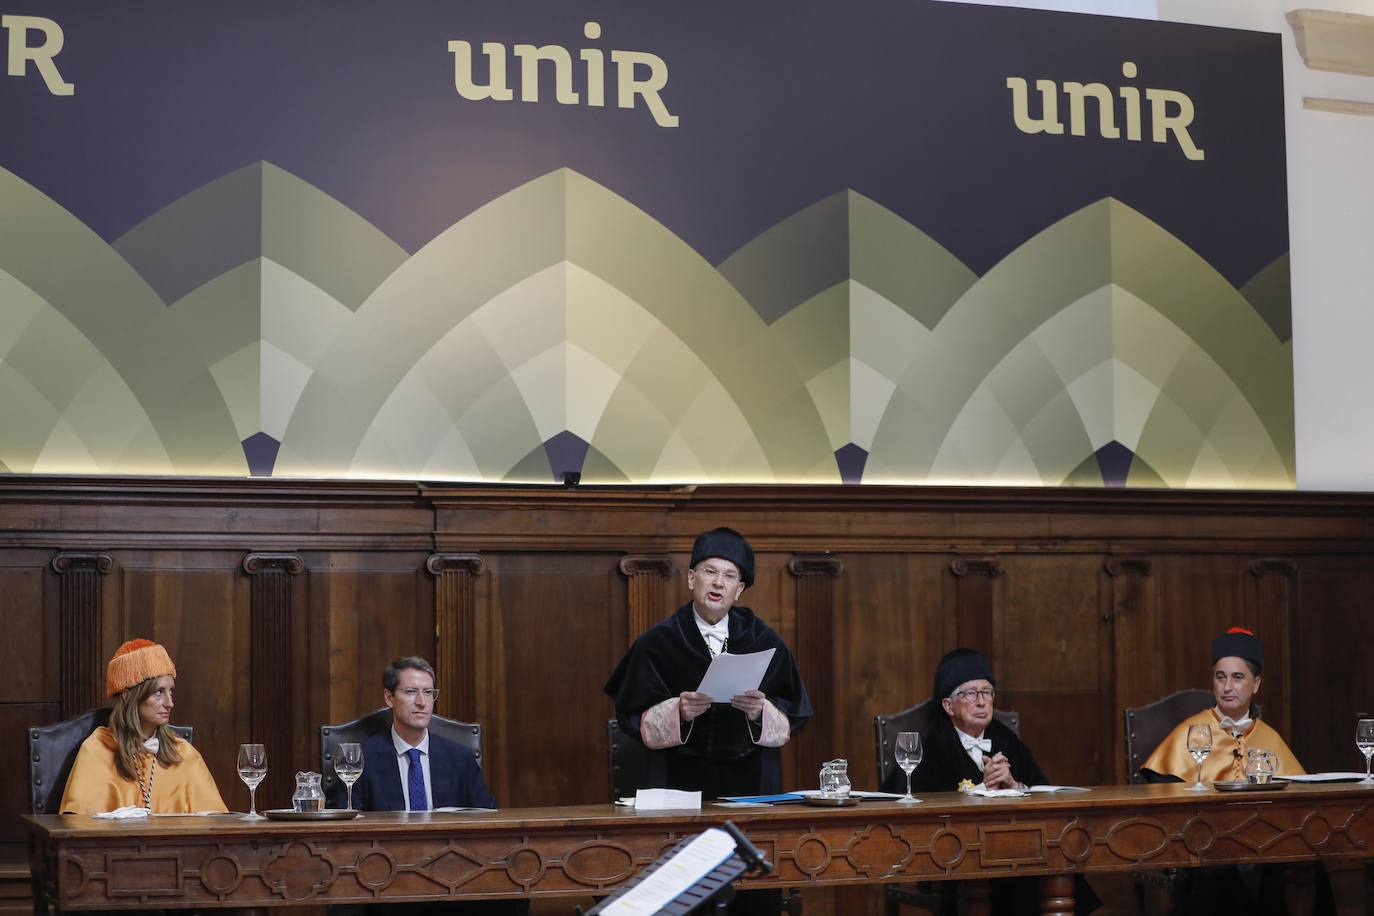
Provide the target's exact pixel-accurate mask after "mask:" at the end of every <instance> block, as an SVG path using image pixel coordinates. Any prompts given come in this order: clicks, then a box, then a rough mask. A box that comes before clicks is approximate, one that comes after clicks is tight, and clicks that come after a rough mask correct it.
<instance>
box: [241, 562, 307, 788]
mask: <svg viewBox="0 0 1374 916" xmlns="http://www.w3.org/2000/svg"><path fill="white" fill-rule="evenodd" d="M304 569H305V562H304V561H303V560H302V559H301V558H300V556H299V555H297V554H294V553H250V554H248V555H247V556H245V557H244V558H243V571H244V572H245V573H247V574H248V575H249V576H250V577H251V578H252V591H251V596H250V598H251V624H250V627H249V645H250V650H249V651H250V656H251V658H252V674H253V676H252V688H251V692H250V696H251V698H252V711H253V740H254V741H255V742H257V743H258V744H263V745H266V746H267V755H268V756H267V759H268V760H269V761H271V760H273V759H275V760H276V761H277V763H276V765H275V766H270V767H268V769H267V779H266V780H265V781H264V783H263V788H264V791H263V797H264V798H267V799H273V800H274V801H273V802H272V804H285V802H286V800H288V799H290V798H291V793H292V791H293V790H294V787H295V778H294V777H293V776H292V767H291V765H290V763H289V761H290V760H291V757H292V754H291V748H292V735H293V732H292V728H293V726H294V722H293V721H292V715H291V711H292V709H293V708H294V706H295V704H294V703H292V702H291V577H292V576H294V575H298V574H299V573H300V572H301V571H302V570H304Z"/></svg>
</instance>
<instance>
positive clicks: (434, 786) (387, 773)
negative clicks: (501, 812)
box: [330, 728, 496, 811]
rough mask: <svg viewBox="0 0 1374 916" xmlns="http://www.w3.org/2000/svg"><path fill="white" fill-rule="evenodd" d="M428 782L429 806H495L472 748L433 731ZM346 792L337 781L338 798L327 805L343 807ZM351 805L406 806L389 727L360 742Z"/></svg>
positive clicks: (391, 808) (376, 808)
mask: <svg viewBox="0 0 1374 916" xmlns="http://www.w3.org/2000/svg"><path fill="white" fill-rule="evenodd" d="M429 782H430V792H431V794H432V796H433V797H432V798H430V800H429V806H430V808H495V807H496V799H494V798H492V797H491V793H490V792H488V791H487V786H486V783H485V782H483V781H482V768H481V767H480V766H478V765H477V759H476V758H475V757H473V755H472V751H470V750H468V749H467V748H465V747H463V746H462V745H460V744H458V743H456V742H454V741H450V740H448V739H447V738H441V737H439V736H438V735H436V734H434V733H433V732H430V734H429ZM345 793H346V789H345V787H344V786H343V785H342V784H340V786H339V791H338V797H337V798H336V799H330V804H331V805H332V806H334V807H338V808H342V807H343V805H344V802H345V800H346V799H345ZM353 807H355V808H357V809H358V810H360V811H404V810H405V809H406V800H405V795H404V794H403V793H402V792H401V767H400V765H399V761H398V760H397V758H396V746H395V745H394V744H393V743H392V741H391V729H389V728H388V729H387V730H386V731H383V732H381V733H379V734H376V735H373V736H372V737H371V738H368V739H367V740H366V741H365V742H363V775H362V776H360V777H359V778H358V781H357V782H356V783H354V785H353Z"/></svg>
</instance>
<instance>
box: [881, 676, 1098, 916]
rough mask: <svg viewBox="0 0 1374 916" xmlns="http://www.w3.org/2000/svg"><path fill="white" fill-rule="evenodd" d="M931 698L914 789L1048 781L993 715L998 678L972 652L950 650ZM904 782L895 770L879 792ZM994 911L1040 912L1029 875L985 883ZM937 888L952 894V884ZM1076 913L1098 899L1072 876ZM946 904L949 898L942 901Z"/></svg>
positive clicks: (903, 785)
mask: <svg viewBox="0 0 1374 916" xmlns="http://www.w3.org/2000/svg"><path fill="white" fill-rule="evenodd" d="M931 696H932V697H937V698H939V700H940V706H939V709H938V710H937V712H936V715H935V723H934V725H933V726H931V729H930V733H929V734H925V735H922V736H921V742H922V744H923V746H924V748H925V753H924V754H923V755H922V757H921V762H920V764H919V765H918V766H917V767H916V769H915V770H914V771H913V772H912V774H911V787H912V790H913V791H916V792H953V791H955V790H958V789H971V788H974V787H975V786H977V785H980V784H981V785H984V786H986V787H987V788H989V789H1014V788H1016V787H1018V786H1031V785H1036V784H1043V783H1046V782H1048V780H1047V779H1046V778H1045V774H1044V773H1043V772H1042V771H1041V769H1040V765H1039V764H1037V763H1036V762H1035V756H1034V755H1033V754H1031V751H1030V748H1029V747H1027V746H1026V745H1025V743H1024V742H1022V741H1021V739H1020V738H1018V737H1017V736H1016V734H1015V733H1014V732H1012V730H1011V729H1009V728H1007V727H1006V726H1005V725H1003V724H1002V723H1001V722H998V721H997V720H996V719H995V718H993V715H992V708H993V701H994V700H995V699H996V698H997V682H996V681H995V680H994V679H993V676H992V665H991V664H990V663H989V662H988V660H987V657H986V656H984V655H983V654H982V653H981V652H977V651H975V650H973V649H955V650H954V651H953V652H949V653H947V654H946V655H945V657H944V658H942V659H940V664H939V666H937V667H936V669H935V684H934V688H933V690H932V692H931ZM905 788H906V782H905V778H904V776H903V774H902V773H901V772H900V771H894V772H893V774H892V776H891V777H890V778H889V779H888V782H887V783H886V784H885V785H884V786H883V789H884V790H886V791H889V792H901V791H903V790H904V789H905ZM989 884H990V885H991V894H992V911H993V912H994V913H998V914H1003V913H1012V914H1015V913H1026V914H1031V913H1039V912H1040V892H1039V885H1038V881H1037V879H1035V878H1003V879H999V880H996V881H991V882H989ZM940 890H941V892H942V893H945V894H952V893H953V892H954V891H955V885H953V884H951V883H944V884H942V885H940ZM1074 900H1075V911H1076V912H1078V913H1091V912H1092V911H1093V910H1094V909H1096V908H1097V906H1098V903H1099V900H1098V897H1097V894H1095V893H1094V892H1093V890H1092V888H1091V887H1089V886H1088V884H1087V882H1086V881H1085V880H1084V879H1083V876H1082V875H1075V876H1074ZM947 902H949V903H952V901H947Z"/></svg>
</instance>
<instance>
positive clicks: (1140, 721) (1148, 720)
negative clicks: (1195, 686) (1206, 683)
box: [1125, 690, 1216, 783]
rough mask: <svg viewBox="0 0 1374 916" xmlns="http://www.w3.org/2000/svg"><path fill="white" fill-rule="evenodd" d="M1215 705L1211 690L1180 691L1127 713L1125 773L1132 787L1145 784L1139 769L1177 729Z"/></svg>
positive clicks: (1129, 710)
mask: <svg viewBox="0 0 1374 916" xmlns="http://www.w3.org/2000/svg"><path fill="white" fill-rule="evenodd" d="M1215 704H1216V700H1215V699H1214V698H1213V696H1212V692H1211V691H1210V690H1180V691H1178V692H1177V693H1171V694H1169V695H1168V696H1167V697H1165V698H1164V699H1162V700H1155V701H1154V702H1153V703H1151V704H1149V705H1148V706H1140V707H1137V708H1135V709H1127V710H1126V711H1125V715H1126V732H1125V734H1126V773H1127V774H1128V776H1129V778H1130V781H1131V782H1133V783H1143V782H1145V781H1146V779H1145V777H1144V776H1142V775H1141V774H1140V767H1141V765H1142V764H1144V763H1145V761H1146V760H1147V759H1149V756H1150V755H1151V754H1152V753H1154V750H1155V748H1157V747H1159V743H1160V742H1161V741H1163V740H1164V739H1165V738H1167V737H1168V735H1169V732H1171V731H1173V730H1174V726H1176V725H1178V723H1180V722H1182V721H1183V720H1184V719H1186V718H1188V717H1189V716H1191V715H1194V714H1195V713H1199V712H1202V710H1204V709H1207V708H1208V707H1209V706H1213V705H1215Z"/></svg>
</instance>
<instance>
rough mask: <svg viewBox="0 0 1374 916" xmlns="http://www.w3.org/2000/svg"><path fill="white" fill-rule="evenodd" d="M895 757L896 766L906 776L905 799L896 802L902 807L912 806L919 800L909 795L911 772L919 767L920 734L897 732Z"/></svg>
mask: <svg viewBox="0 0 1374 916" xmlns="http://www.w3.org/2000/svg"><path fill="white" fill-rule="evenodd" d="M896 757H897V766H899V767H901V768H902V772H903V773H905V774H906V797H905V798H900V799H898V801H899V802H901V803H902V804H904V805H914V804H916V803H917V802H918V801H920V799H919V798H916V797H915V796H914V795H912V794H911V771H912V770H914V769H916V768H917V767H918V766H920V765H921V733H920V732H898V733H897V747H896Z"/></svg>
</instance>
